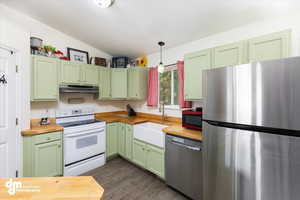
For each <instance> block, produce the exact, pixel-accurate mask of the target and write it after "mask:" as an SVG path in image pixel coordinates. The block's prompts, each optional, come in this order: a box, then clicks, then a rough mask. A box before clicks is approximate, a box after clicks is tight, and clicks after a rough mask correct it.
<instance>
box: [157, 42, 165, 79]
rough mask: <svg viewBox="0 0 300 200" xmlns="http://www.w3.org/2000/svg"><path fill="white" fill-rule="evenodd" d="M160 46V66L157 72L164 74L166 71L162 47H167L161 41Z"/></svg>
mask: <svg viewBox="0 0 300 200" xmlns="http://www.w3.org/2000/svg"><path fill="white" fill-rule="evenodd" d="M158 45H159V46H160V63H159V65H158V68H157V70H158V72H159V73H161V74H162V73H164V71H165V66H164V64H163V62H162V47H163V46H165V43H164V42H162V41H160V42H158Z"/></svg>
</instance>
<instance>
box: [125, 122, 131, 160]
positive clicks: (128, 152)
mask: <svg viewBox="0 0 300 200" xmlns="http://www.w3.org/2000/svg"><path fill="white" fill-rule="evenodd" d="M125 127H126V139H125V158H127V159H128V160H132V141H133V127H132V125H130V124H126V125H125Z"/></svg>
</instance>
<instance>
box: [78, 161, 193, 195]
mask: <svg viewBox="0 0 300 200" xmlns="http://www.w3.org/2000/svg"><path fill="white" fill-rule="evenodd" d="M83 176H93V177H94V178H95V179H96V180H97V182H98V183H99V184H100V185H101V186H102V187H103V188H104V190H105V192H104V198H103V199H104V200H108V199H112V200H119V199H123V200H131V199H136V200H154V199H155V200H169V199H170V200H171V199H172V200H186V199H187V198H186V197H184V196H183V195H181V194H180V193H178V192H176V191H175V190H173V189H171V188H169V187H168V186H167V185H166V184H165V183H164V182H163V181H162V180H160V179H159V178H157V177H156V176H155V175H153V174H151V173H150V172H147V171H145V170H143V169H141V168H139V167H137V166H135V165H133V164H131V163H130V162H128V161H126V160H123V159H121V158H115V159H113V160H111V161H108V162H107V164H106V165H104V166H103V167H100V168H97V169H94V170H92V171H90V172H87V173H85V174H83Z"/></svg>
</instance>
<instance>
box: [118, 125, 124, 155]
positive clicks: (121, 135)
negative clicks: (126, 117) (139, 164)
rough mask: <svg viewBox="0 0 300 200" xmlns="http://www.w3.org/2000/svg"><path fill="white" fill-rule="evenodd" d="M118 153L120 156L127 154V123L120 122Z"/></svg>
mask: <svg viewBox="0 0 300 200" xmlns="http://www.w3.org/2000/svg"><path fill="white" fill-rule="evenodd" d="M118 126H119V127H118V153H119V155H120V156H122V157H125V156H126V148H125V145H126V129H125V124H123V123H119V125H118Z"/></svg>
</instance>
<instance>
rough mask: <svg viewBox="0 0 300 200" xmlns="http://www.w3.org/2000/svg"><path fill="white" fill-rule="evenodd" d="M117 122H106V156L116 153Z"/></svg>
mask: <svg viewBox="0 0 300 200" xmlns="http://www.w3.org/2000/svg"><path fill="white" fill-rule="evenodd" d="M118 127H119V126H118V123H110V124H107V131H106V156H107V157H110V156H114V155H117V154H118Z"/></svg>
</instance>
